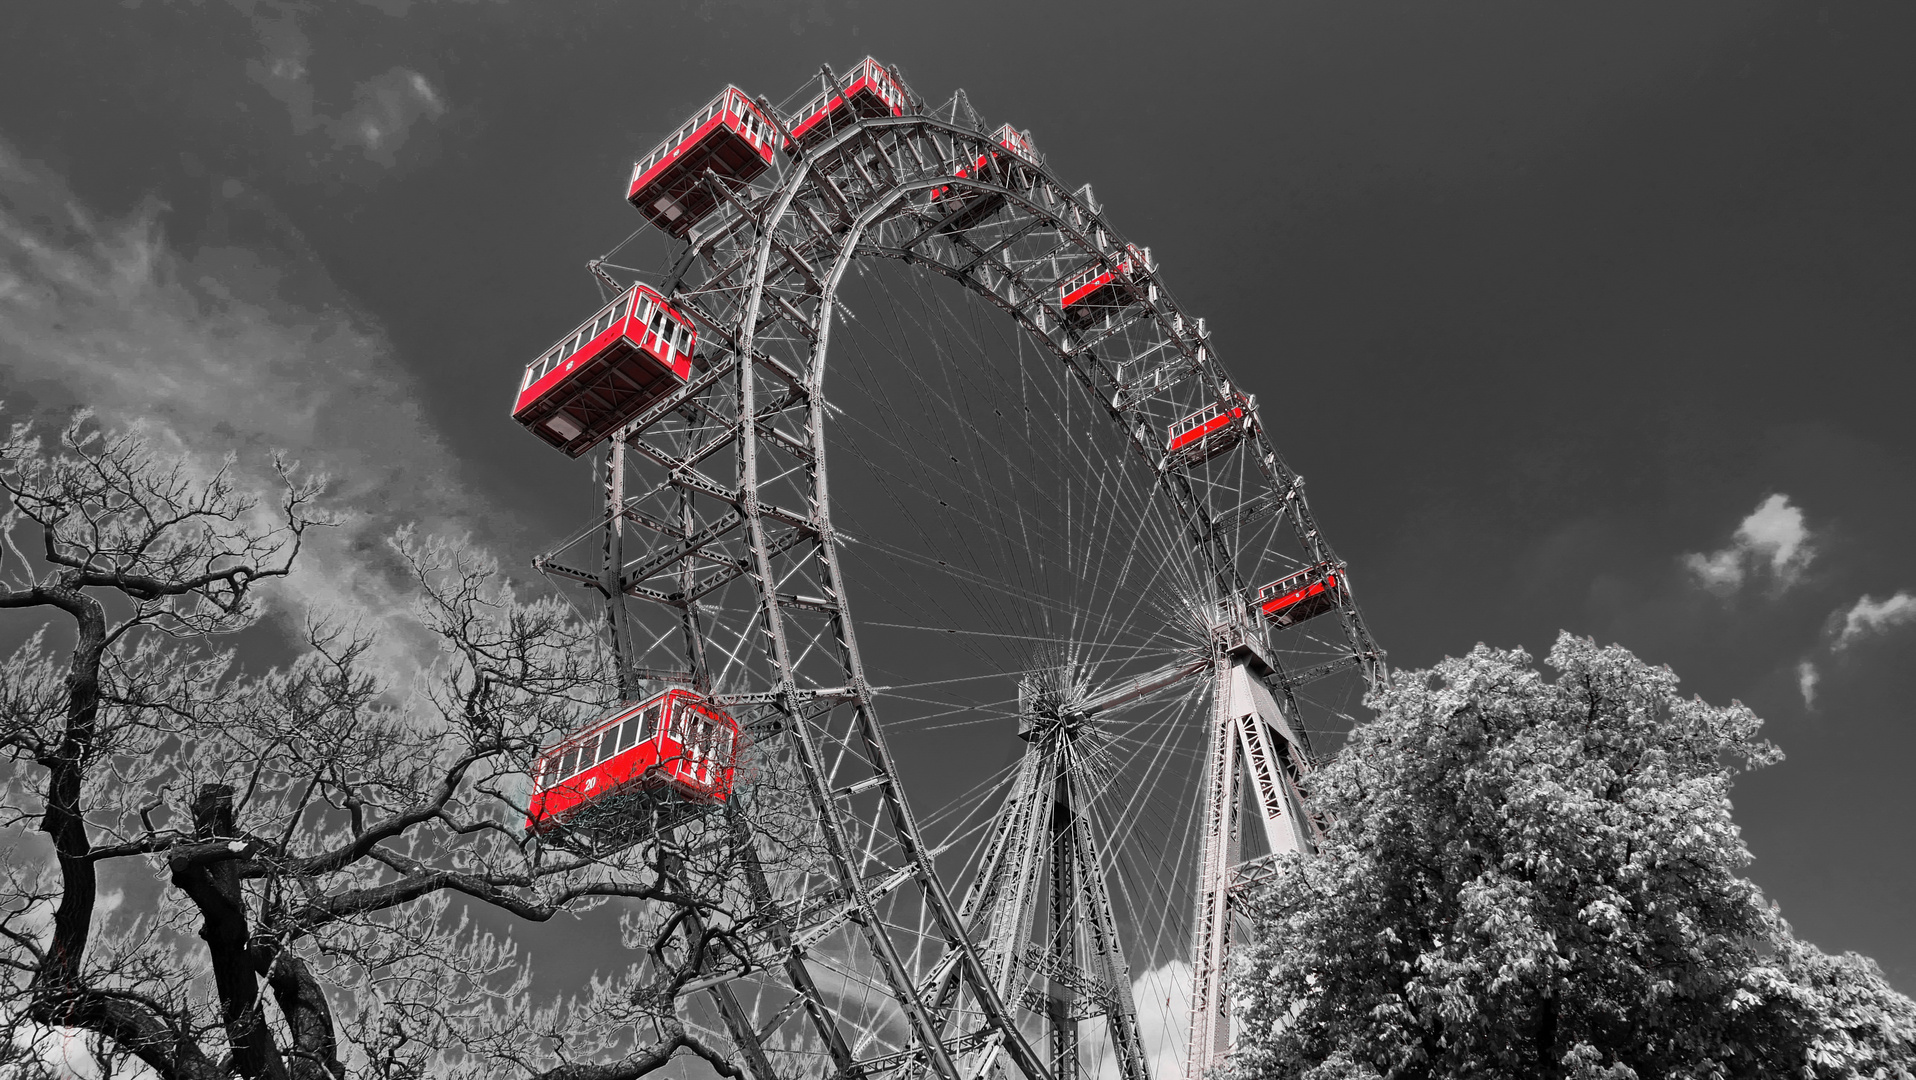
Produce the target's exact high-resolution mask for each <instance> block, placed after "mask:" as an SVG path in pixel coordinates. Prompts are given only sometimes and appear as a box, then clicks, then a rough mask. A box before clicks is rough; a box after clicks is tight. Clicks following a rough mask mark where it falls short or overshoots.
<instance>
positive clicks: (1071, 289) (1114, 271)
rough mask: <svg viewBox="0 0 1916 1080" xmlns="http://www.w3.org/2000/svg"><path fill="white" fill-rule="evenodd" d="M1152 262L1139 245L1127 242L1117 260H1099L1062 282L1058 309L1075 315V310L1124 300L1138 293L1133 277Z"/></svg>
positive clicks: (1059, 290) (1147, 267) (1060, 283)
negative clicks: (1134, 287) (1109, 261)
mask: <svg viewBox="0 0 1916 1080" xmlns="http://www.w3.org/2000/svg"><path fill="white" fill-rule="evenodd" d="M1150 264H1151V258H1150V254H1149V252H1147V251H1140V250H1139V249H1138V246H1137V245H1136V244H1126V245H1124V254H1123V255H1122V256H1120V257H1119V259H1118V261H1117V262H1116V263H1108V262H1106V261H1104V260H1103V259H1100V260H1098V261H1097V262H1094V263H1092V264H1091V265H1090V266H1087V267H1085V268H1084V269H1082V270H1080V271H1078V272H1077V273H1075V274H1073V275H1071V276H1070V277H1068V278H1065V279H1064V280H1063V281H1061V282H1059V283H1058V308H1059V309H1060V310H1061V311H1063V312H1064V313H1065V314H1066V315H1074V314H1076V313H1077V311H1076V310H1074V309H1082V308H1088V307H1100V306H1105V305H1110V304H1122V303H1125V302H1126V301H1128V300H1130V299H1131V298H1132V297H1133V296H1134V295H1136V290H1134V289H1133V288H1132V286H1131V279H1132V278H1134V277H1136V276H1137V275H1139V274H1142V273H1143V272H1144V271H1145V270H1147V269H1149V267H1150Z"/></svg>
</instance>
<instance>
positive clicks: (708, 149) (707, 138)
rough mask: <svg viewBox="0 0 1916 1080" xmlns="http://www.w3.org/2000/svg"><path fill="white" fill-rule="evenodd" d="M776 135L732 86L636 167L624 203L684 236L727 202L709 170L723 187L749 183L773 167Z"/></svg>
mask: <svg viewBox="0 0 1916 1080" xmlns="http://www.w3.org/2000/svg"><path fill="white" fill-rule="evenodd" d="M777 131H778V127H777V125H775V124H773V123H772V122H771V120H770V119H769V118H768V117H767V116H766V115H765V114H764V113H763V112H760V111H759V108H758V106H757V105H755V104H753V103H752V101H751V99H749V98H747V97H746V96H745V91H743V90H740V89H739V88H738V87H736V86H728V87H726V88H725V90H724V92H723V93H721V94H719V96H718V97H715V98H713V99H712V101H711V103H710V104H708V105H707V106H705V108H704V109H702V110H700V111H699V112H697V113H694V114H693V115H692V118H691V119H690V120H687V121H686V122H685V125H684V126H683V127H681V128H679V130H678V131H676V132H674V133H673V134H672V136H671V137H670V138H668V139H666V140H665V141H664V142H662V143H660V144H659V145H658V146H657V147H656V148H654V149H653V151H652V152H651V153H650V154H647V155H646V156H645V157H643V158H641V159H639V161H638V163H637V164H635V165H633V166H632V182H631V183H630V184H628V185H627V186H626V194H625V199H626V201H627V202H629V203H631V204H632V205H633V206H636V207H638V210H639V213H641V214H643V215H645V220H647V221H649V222H651V223H652V224H654V225H657V226H658V227H659V228H661V229H663V230H665V231H666V232H667V233H669V234H671V235H672V236H678V237H683V236H684V235H685V234H686V233H688V232H690V231H692V226H693V225H696V224H697V223H698V222H699V220H700V219H701V218H703V217H705V215H707V214H709V213H711V212H712V211H713V209H715V208H716V207H717V206H718V204H719V202H720V201H721V200H722V198H723V196H721V195H720V194H719V193H717V192H715V191H713V190H712V186H711V185H710V184H708V183H706V182H705V170H706V169H708V168H709V169H711V170H712V172H713V174H714V175H716V176H717V177H718V178H719V180H720V182H722V183H729V184H747V183H750V182H751V181H752V180H753V179H754V178H755V177H757V176H758V175H759V174H760V173H763V172H764V171H765V170H766V169H769V168H771V166H772V155H773V154H774V153H776V152H777V150H778V146H777V143H778V141H779V137H778V135H777V134H776V132H777Z"/></svg>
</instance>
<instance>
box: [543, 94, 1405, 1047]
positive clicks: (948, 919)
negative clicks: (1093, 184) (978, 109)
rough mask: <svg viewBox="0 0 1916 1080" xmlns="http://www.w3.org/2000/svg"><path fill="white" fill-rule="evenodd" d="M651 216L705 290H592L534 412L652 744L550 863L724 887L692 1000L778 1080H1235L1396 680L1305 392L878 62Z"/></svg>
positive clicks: (671, 170)
mask: <svg viewBox="0 0 1916 1080" xmlns="http://www.w3.org/2000/svg"><path fill="white" fill-rule="evenodd" d="M627 198H628V201H630V202H631V203H632V204H633V205H634V206H635V207H636V208H637V209H638V210H639V211H640V213H641V214H642V215H643V216H644V218H645V219H646V220H647V221H648V222H649V223H650V224H651V225H653V226H656V227H657V228H659V229H661V230H663V231H664V232H665V233H666V234H667V235H668V236H670V237H672V238H673V239H674V240H675V241H676V242H677V243H676V245H675V250H676V252H677V255H676V258H675V259H674V261H673V262H672V264H671V266H670V267H669V269H668V270H667V271H666V272H665V273H663V274H652V275H648V278H649V280H641V279H640V272H639V271H637V270H633V269H631V268H628V267H624V266H621V265H619V264H618V263H617V262H616V261H615V260H616V255H613V256H608V257H607V258H605V259H602V260H595V261H594V264H593V270H594V272H595V273H596V274H597V275H598V277H599V279H600V282H601V283H602V285H603V287H604V290H605V298H604V299H602V301H601V309H600V310H599V311H598V313H597V314H596V315H594V316H593V318H591V319H590V320H588V321H586V322H585V323H583V324H581V325H580V326H579V327H577V328H576V329H575V330H574V331H573V332H572V333H570V334H568V335H567V336H566V337H565V338H563V339H561V340H560V342H559V343H558V344H557V345H555V346H553V347H551V348H549V349H548V350H546V351H545V352H544V353H543V354H542V355H541V357H540V358H539V359H538V360H535V361H534V362H533V363H531V364H530V365H528V366H527V368H526V372H525V376H524V379H523V381H522V382H521V384H520V388H519V396H518V398H517V400H516V402H515V406H514V416H515V419H517V420H519V422H520V423H522V424H523V425H525V426H526V427H527V428H528V429H529V430H531V431H532V432H533V433H534V434H536V435H538V436H539V437H540V438H541V439H543V440H544V441H546V442H547V443H549V444H551V445H553V446H554V447H557V448H559V449H561V450H562V451H564V452H566V453H568V454H570V455H572V456H574V457H578V456H582V455H585V454H588V453H595V454H598V455H602V456H601V457H600V458H599V460H601V461H602V462H603V465H602V466H601V468H602V472H601V475H602V478H603V480H604V482H605V502H604V504H603V506H602V508H601V513H600V514H599V516H598V517H597V518H596V519H595V520H594V521H593V522H592V523H590V524H589V525H588V526H587V527H585V528H583V529H581V530H580V531H579V532H578V533H577V534H576V535H574V536H573V537H572V538H571V539H570V540H569V541H568V542H567V543H565V544H563V545H561V546H560V547H559V548H558V549H557V550H555V551H554V552H552V553H551V554H549V555H547V556H543V557H541V558H540V559H539V560H536V565H537V566H538V567H539V568H540V569H541V570H543V571H545V572H546V573H548V574H550V575H553V576H555V577H557V578H560V579H562V580H568V581H574V582H577V583H579V584H580V585H582V586H585V587H587V588H589V589H592V590H595V591H596V593H597V595H598V596H600V597H602V598H603V600H604V605H603V607H604V612H605V619H606V629H607V633H608V634H609V635H610V637H611V640H612V641H613V643H614V650H615V652H616V654H617V655H618V657H619V671H618V684H619V696H620V697H621V698H622V699H623V700H624V701H625V704H623V705H622V706H621V707H620V709H619V710H617V711H615V712H613V713H609V714H607V715H606V716H605V717H602V718H600V719H598V720H595V721H593V722H592V723H590V724H587V725H586V726H584V727H582V728H580V729H579V730H578V731H575V732H572V733H570V734H568V735H566V736H565V737H564V738H562V739H559V740H558V741H557V742H555V743H554V745H553V747H552V748H551V749H550V750H549V751H548V752H547V753H546V754H544V755H542V757H541V758H540V760H539V761H538V762H537V763H536V764H535V766H534V768H533V787H534V791H535V796H534V805H533V807H532V809H531V810H530V811H529V814H528V826H529V827H530V828H532V829H533V830H534V831H537V832H540V833H541V834H542V835H552V836H555V837H557V836H561V835H565V834H569V835H572V836H573V837H574V838H575V839H576V840H577V841H578V842H580V843H586V844H591V843H600V844H602V845H604V846H605V847H606V848H607V849H608V850H609V849H611V848H614V847H617V846H618V845H621V844H630V843H632V842H633V837H634V836H635V835H638V832H635V831H633V830H631V829H628V830H626V831H625V832H621V831H620V829H619V827H618V824H617V823H618V822H620V821H622V820H630V819H631V818H632V814H631V813H630V807H631V806H632V805H634V800H635V799H636V800H638V803H639V804H640V805H644V806H647V807H650V809H649V810H648V811H647V815H646V816H645V825H644V827H645V828H649V829H652V830H654V831H653V833H652V835H654V836H658V835H662V834H661V833H659V832H658V830H660V829H665V830H667V831H670V832H671V835H673V836H674V837H689V838H690V839H683V843H684V844H685V845H687V848H686V849H687V850H692V849H693V848H695V847H696V846H697V845H698V844H701V843H703V844H706V845H708V847H709V846H710V845H714V844H720V845H723V844H729V845H730V847H729V848H728V850H730V851H732V852H734V855H735V857H730V858H728V859H727V860H724V861H723V866H724V870H723V872H722V874H719V875H717V876H715V877H712V878H711V879H709V880H707V881H705V882H703V883H702V885H701V886H700V887H701V888H703V889H706V890H708V891H709V892H710V894H711V895H712V896H713V897H714V899H713V902H712V904H711V911H710V912H709V913H708V915H706V916H704V919H705V921H706V922H709V923H711V924H712V926H713V927H716V930H712V931H711V933H708V935H707V936H708V937H714V938H722V939H723V940H724V943H725V944H724V947H723V948H715V949H713V950H712V951H711V954H710V959H709V961H702V962H703V963H705V967H704V968H703V969H702V970H703V971H704V972H705V974H704V976H703V977H701V978H699V979H697V980H694V981H693V982H690V983H687V984H685V985H684V986H682V987H681V990H680V992H681V994H682V995H684V998H683V1001H682V1004H683V1006H684V1009H685V1011H687V1012H689V1013H691V1014H694V1015H697V1016H702V1017H703V1018H704V1020H703V1021H702V1022H703V1023H705V1024H706V1026H707V1028H708V1030H709V1032H710V1033H711V1034H712V1035H713V1037H715V1038H719V1039H722V1040H726V1041H728V1042H729V1043H730V1045H732V1046H733V1047H734V1048H735V1050H736V1057H737V1059H738V1060H739V1061H740V1062H741V1063H742V1064H744V1065H745V1066H746V1067H747V1069H748V1070H749V1071H751V1072H752V1073H753V1074H754V1075H755V1077H756V1080H772V1078H773V1077H786V1076H796V1075H846V1076H852V1075H857V1076H881V1075H892V1074H895V1075H900V1076H904V1075H912V1074H920V1073H923V1074H931V1075H936V1076H940V1077H944V1078H947V1080H972V1078H976V1077H982V1076H986V1075H990V1074H994V1073H997V1072H1002V1071H1005V1070H1010V1071H1014V1072H1017V1073H1020V1074H1022V1075H1024V1076H1025V1077H1027V1078H1030V1080H1038V1078H1041V1077H1057V1078H1058V1080H1075V1078H1078V1077H1086V1076H1093V1075H1098V1076H1112V1077H1122V1078H1124V1080H1146V1078H1150V1077H1155V1078H1157V1080H1169V1078H1170V1077H1172V1076H1175V1075H1180V1074H1181V1075H1187V1076H1192V1077H1196V1076H1199V1075H1201V1074H1202V1072H1203V1071H1204V1070H1205V1069H1207V1068H1210V1067H1213V1066H1215V1065H1217V1064H1219V1063H1220V1062H1221V1060H1222V1057H1223V1055H1224V1053H1225V1052H1226V1050H1227V1048H1228V1044H1229V1038H1230V1026H1229V1007H1230V1002H1229V996H1228V993H1227V990H1226V987H1225V972H1226V964H1227V959H1228V950H1229V947H1230V943H1231V940H1232V939H1233V937H1234V936H1235V935H1239V934H1241V933H1242V932H1243V928H1242V927H1238V926H1235V925H1234V924H1235V923H1236V922H1237V921H1238V920H1237V918H1236V917H1235V916H1234V914H1233V909H1232V906H1231V896H1232V894H1233V892H1234V890H1236V889H1239V888H1241V887H1242V886H1243V885H1244V884H1245V883H1247V882H1250V881H1253V880H1255V879H1256V877H1258V876H1259V874H1260V873H1262V872H1264V871H1266V870H1267V869H1268V868H1269V867H1270V866H1271V865H1272V862H1273V860H1275V859H1277V858H1280V857H1282V856H1284V855H1287V854H1291V853H1299V852H1308V851H1309V850H1311V849H1312V847H1313V846H1314V844H1315V843H1316V840H1317V837H1318V835H1319V826H1318V823H1317V822H1316V821H1315V820H1314V819H1313V818H1312V816H1311V814H1310V812H1309V808H1308V806H1309V804H1308V791H1309V785H1310V773H1311V770H1312V768H1313V765H1314V762H1315V761H1316V760H1317V758H1316V754H1318V753H1320V752H1323V751H1325V750H1328V749H1331V748H1333V747H1334V743H1335V740H1336V739H1337V738H1339V737H1340V733H1341V732H1343V731H1344V730H1347V728H1348V726H1349V719H1350V718H1349V712H1350V711H1351V710H1352V708H1353V707H1354V705H1355V704H1356V701H1357V699H1358V698H1359V697H1360V696H1361V694H1362V692H1363V689H1364V688H1365V686H1366V685H1368V683H1369V682H1370V681H1371V680H1374V679H1375V678H1376V677H1377V676H1378V675H1379V674H1380V673H1381V671H1382V664H1383V660H1382V654H1381V652H1380V651H1379V650H1378V649H1377V647H1376V646H1375V644H1374V643H1373V642H1372V640H1371V637H1370V635H1369V633H1368V631H1367V630H1366V628H1365V626H1364V622H1363V619H1362V617H1361V616H1360V614H1359V612H1358V609H1357V607H1356V605H1355V603H1354V601H1353V599H1352V593H1351V587H1350V582H1349V578H1348V574H1347V572H1346V568H1345V566H1344V564H1343V563H1341V562H1339V561H1338V559H1337V557H1336V555H1335V554H1334V553H1333V551H1332V550H1331V548H1330V546H1329V544H1328V543H1327V541H1326V540H1325V538H1324V537H1323V535H1322V534H1321V532H1320V531H1319V529H1318V526H1317V523H1316V521H1315V519H1314V518H1313V517H1312V515H1311V513H1310V510H1309V508H1308V505H1307V503H1306V500H1305V497H1304V486H1303V479H1302V477H1300V476H1298V475H1297V474H1296V473H1294V472H1293V471H1292V470H1291V469H1290V467H1289V466H1288V465H1287V464H1286V463H1285V461H1284V460H1283V459H1282V458H1281V457H1279V455H1278V453H1277V450H1276V447H1275V443H1274V439H1273V436H1277V437H1280V438H1281V436H1282V434H1283V432H1284V429H1285V419H1286V417H1288V416H1294V415H1298V414H1299V413H1301V412H1303V411H1304V410H1310V409H1317V408H1321V407H1322V403H1321V400H1320V398H1319V397H1318V394H1317V392H1316V391H1314V390H1300V391H1298V394H1297V396H1296V397H1295V398H1294V399H1292V400H1281V401H1259V400H1257V399H1256V398H1255V397H1254V396H1252V395H1251V394H1249V393H1248V392H1247V391H1246V390H1245V389H1244V388H1243V387H1242V386H1241V385H1239V384H1236V383H1234V382H1233V381H1232V380H1231V379H1230V378H1229V376H1228V375H1227V374H1226V372H1225V370H1224V368H1223V366H1222V365H1221V363H1220V361H1219V359H1218V356H1217V354H1216V350H1215V347H1214V345H1213V341H1212V337H1211V334H1210V331H1209V329H1208V328H1207V326H1206V324H1205V321H1204V320H1203V319H1200V318H1195V317H1193V316H1191V315H1190V314H1188V313H1186V312H1185V311H1184V310H1183V309H1182V308H1181V307H1180V306H1179V305H1178V304H1177V302H1176V301H1175V299H1174V298H1173V297H1172V295H1171V292H1170V289H1169V287H1168V285H1167V284H1166V281H1165V276H1164V275H1163V274H1161V268H1160V267H1159V266H1158V265H1157V263H1156V262H1155V261H1154V259H1153V257H1152V255H1151V253H1150V250H1149V248H1146V247H1143V246H1141V245H1139V244H1136V243H1133V242H1131V241H1130V240H1128V239H1127V238H1125V237H1124V236H1123V235H1122V234H1121V233H1119V232H1118V230H1117V229H1116V227H1115V226H1114V225H1113V224H1112V223H1111V222H1110V221H1108V220H1107V218H1106V216H1105V214H1104V212H1103V208H1102V207H1101V206H1100V205H1099V204H1098V202H1097V200H1096V199H1095V197H1094V195H1093V193H1092V190H1091V188H1090V186H1089V185H1084V186H1081V187H1077V188H1071V187H1068V186H1067V185H1066V184H1065V183H1064V182H1063V181H1061V180H1059V179H1058V178H1057V177H1056V176H1054V175H1053V174H1052V172H1051V171H1050V170H1049V169H1048V168H1047V167H1046V165H1045V162H1044V159H1043V158H1042V156H1041V155H1040V154H1039V153H1038V152H1037V150H1036V148H1035V146H1034V142H1033V139H1032V138H1031V136H1030V135H1029V134H1028V133H1025V132H1022V131H1019V130H1017V129H1016V128H1014V127H1013V126H1012V125H1010V124H1005V125H1002V126H999V127H997V128H996V129H995V130H994V129H991V128H990V127H989V125H987V124H985V123H984V122H983V121H982V120H981V119H980V118H979V117H978V116H977V115H976V114H975V113H974V112H973V111H972V109H971V107H970V105H969V103H968V102H967V100H966V99H965V97H964V95H963V93H962V92H959V93H958V94H956V95H954V96H953V97H952V98H951V99H949V100H948V101H946V102H945V103H943V104H942V105H938V106H935V107H930V106H927V105H926V104H925V103H924V102H922V101H921V100H919V99H918V98H917V97H916V96H915V95H914V94H913V93H912V92H911V90H910V89H909V87H908V86H907V85H906V84H905V82H904V80H903V79H902V78H901V77H900V76H899V74H898V73H897V71H896V70H895V69H890V68H887V67H885V66H883V65H880V64H879V63H877V62H876V61H874V60H871V59H869V58H868V59H866V60H865V61H863V62H862V63H860V64H858V65H856V66H855V67H854V68H853V69H852V70H851V71H850V72H849V73H848V74H845V75H842V76H837V75H834V74H833V73H832V72H831V71H830V69H825V70H824V71H823V72H822V73H821V75H820V77H819V79H818V80H817V82H816V84H814V85H812V86H808V87H806V88H803V89H802V90H801V91H799V92H798V93H795V94H793V95H792V96H791V97H790V98H788V99H786V100H785V101H783V102H778V103H774V102H772V101H770V100H768V99H766V98H763V97H754V96H751V95H748V94H746V93H744V92H743V91H740V90H738V89H737V88H735V87H728V88H727V89H726V90H725V91H724V92H722V93H721V94H720V95H719V96H718V97H717V98H715V99H714V100H713V101H712V102H711V103H710V104H709V105H708V106H706V107H705V108H704V109H703V110H701V111H700V112H699V113H697V114H695V115H694V116H693V117H692V118H690V119H689V120H688V121H687V122H686V123H685V125H684V126H683V127H682V128H681V129H680V130H679V131H677V132H675V133H674V134H673V136H671V137H670V138H668V139H667V140H666V141H665V142H664V143H663V144H662V145H660V146H659V147H658V148H657V149H655V150H654V151H652V152H651V153H650V154H649V155H648V156H646V157H645V158H643V159H641V160H640V161H639V162H638V163H637V165H636V166H635V168H634V170H633V174H632V177H631V180H630V182H629V185H628V189H627ZM854 611H856V613H857V614H856V618H854V614H853V613H854ZM668 804H669V805H671V806H674V807H677V809H676V810H673V811H672V812H670V813H664V812H662V811H661V809H660V808H661V807H664V806H667V805H668ZM640 831H642V830H640ZM674 842H675V843H677V842H680V841H679V840H675V841H674ZM706 929H708V930H710V929H711V928H706ZM702 932H704V931H702Z"/></svg>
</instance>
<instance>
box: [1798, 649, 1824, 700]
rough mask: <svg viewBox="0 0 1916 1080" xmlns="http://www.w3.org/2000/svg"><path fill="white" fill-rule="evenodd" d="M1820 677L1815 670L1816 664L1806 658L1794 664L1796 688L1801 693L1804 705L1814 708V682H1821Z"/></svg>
mask: <svg viewBox="0 0 1916 1080" xmlns="http://www.w3.org/2000/svg"><path fill="white" fill-rule="evenodd" d="M1822 678H1823V676H1822V675H1821V674H1820V673H1819V672H1818V671H1817V670H1816V665H1815V664H1812V663H1810V662H1809V661H1808V660H1805V661H1803V662H1802V663H1800V664H1798V665H1796V688H1797V689H1798V690H1800V691H1802V693H1803V704H1804V706H1805V707H1808V708H1815V706H1816V684H1817V683H1818V682H1821V681H1822Z"/></svg>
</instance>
